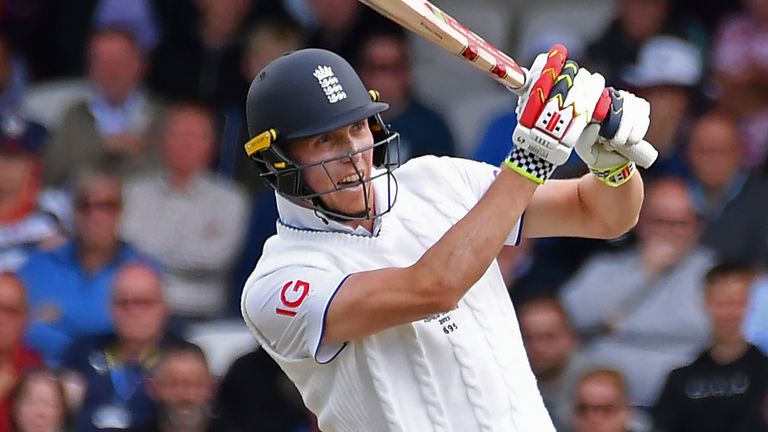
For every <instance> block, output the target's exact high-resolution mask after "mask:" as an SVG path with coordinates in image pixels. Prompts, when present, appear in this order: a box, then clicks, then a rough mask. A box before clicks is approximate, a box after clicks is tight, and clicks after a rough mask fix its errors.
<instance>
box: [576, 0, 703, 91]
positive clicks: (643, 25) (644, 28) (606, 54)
mask: <svg viewBox="0 0 768 432" xmlns="http://www.w3.org/2000/svg"><path fill="white" fill-rule="evenodd" d="M616 3H617V6H618V10H617V17H616V19H614V20H613V22H611V23H610V25H609V26H608V28H607V29H606V30H605V31H604V32H603V33H602V34H601V35H600V36H599V37H598V38H597V39H596V40H595V41H593V42H592V43H591V44H590V45H589V46H588V47H587V63H589V64H590V66H591V69H594V70H599V71H600V73H602V74H603V75H604V76H605V80H606V82H610V83H615V84H618V85H623V84H625V83H623V82H622V81H621V79H620V78H621V72H622V70H623V69H624V68H625V67H627V66H628V65H631V64H634V63H635V62H636V60H637V54H638V52H639V51H640V47H641V46H642V44H643V43H644V42H645V41H647V40H649V39H650V38H652V37H654V36H658V35H661V34H670V35H674V36H678V37H681V38H683V39H686V40H689V41H692V42H694V43H696V44H697V45H699V46H704V45H705V44H706V33H705V32H704V28H703V26H702V25H701V24H700V23H698V22H696V21H694V20H692V19H689V18H686V17H673V16H672V15H671V14H670V9H671V7H672V3H673V1H671V0H618V1H617V2H616Z"/></svg>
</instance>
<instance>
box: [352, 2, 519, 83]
mask: <svg viewBox="0 0 768 432" xmlns="http://www.w3.org/2000/svg"><path fill="white" fill-rule="evenodd" d="M359 1H360V2H361V3H363V4H365V5H367V6H368V7H370V8H371V9H373V10H375V11H376V12H378V13H380V14H381V15H384V16H385V17H387V18H389V19H390V20H392V21H394V22H396V23H397V24H399V25H400V26H402V27H404V28H406V29H408V30H410V31H412V32H414V33H416V34H418V35H420V36H422V37H423V38H425V39H427V40H429V41H431V42H432V43H434V44H436V45H438V46H440V47H441V48H443V49H444V50H446V51H448V52H450V53H451V54H453V55H455V56H458V57H461V58H463V59H464V60H467V61H469V62H471V63H472V64H474V65H475V67H477V68H478V69H481V70H483V71H485V72H486V73H488V74H489V75H490V76H491V77H493V78H494V79H496V80H497V81H499V82H500V83H501V84H503V85H504V86H505V87H507V88H509V89H510V90H513V91H514V90H518V89H520V88H521V87H523V86H524V85H525V72H524V71H523V69H522V68H520V66H519V65H518V64H517V63H516V62H515V61H514V60H512V59H511V58H510V57H509V56H508V55H506V54H504V53H503V52H502V51H501V50H499V49H498V48H496V47H495V46H493V45H491V44H489V43H488V42H486V41H485V40H484V39H483V38H481V37H480V36H478V35H477V34H475V33H474V32H472V31H471V30H469V29H467V28H466V27H464V26H463V25H461V23H459V22H458V21H456V20H455V19H453V18H452V17H451V16H450V15H448V14H446V13H445V12H443V11H442V10H440V9H439V8H437V7H436V6H435V5H433V4H432V3H430V2H428V1H425V0H359Z"/></svg>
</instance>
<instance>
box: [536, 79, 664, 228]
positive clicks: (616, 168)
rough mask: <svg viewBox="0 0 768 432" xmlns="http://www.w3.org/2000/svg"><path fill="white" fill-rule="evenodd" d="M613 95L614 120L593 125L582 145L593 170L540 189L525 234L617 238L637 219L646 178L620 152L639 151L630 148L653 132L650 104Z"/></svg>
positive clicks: (583, 156)
mask: <svg viewBox="0 0 768 432" xmlns="http://www.w3.org/2000/svg"><path fill="white" fill-rule="evenodd" d="M608 93H609V94H610V98H611V99H610V107H609V109H608V110H607V112H608V118H606V120H605V121H604V122H603V124H601V125H598V124H590V125H589V126H587V127H586V128H585V130H584V132H583V133H582V135H581V136H580V137H579V140H578V142H577V143H576V153H578V155H579V157H580V158H581V159H582V160H583V161H584V162H585V163H586V164H587V166H588V167H589V169H590V171H591V173H590V174H587V175H585V176H584V177H582V178H580V179H574V180H559V181H550V182H547V184H545V185H544V186H543V187H541V188H539V190H538V191H537V192H536V194H535V195H534V197H533V199H532V200H531V205H530V206H529V207H528V210H527V211H526V216H527V217H526V223H525V225H524V226H523V236H525V237H559V236H565V237H567V236H570V237H593V238H615V237H618V236H620V235H622V234H624V233H625V232H626V231H628V230H629V229H631V228H632V227H633V226H634V225H635V223H637V217H638V214H639V212H640V206H641V204H642V202H643V181H642V179H641V178H640V174H639V173H638V172H637V169H636V167H635V162H634V161H632V160H630V159H628V158H626V157H624V156H622V153H619V152H623V154H628V155H633V154H637V152H632V151H626V149H627V147H628V146H633V145H638V143H639V142H641V140H642V138H643V137H644V136H645V133H646V132H647V131H648V125H649V121H650V120H649V118H650V105H649V104H648V102H646V101H645V100H643V99H641V98H638V97H636V96H634V95H633V94H631V93H628V92H625V91H617V90H614V89H611V90H610V91H609V92H608ZM616 105H618V108H617V106H616Z"/></svg>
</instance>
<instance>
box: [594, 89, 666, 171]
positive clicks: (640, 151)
mask: <svg viewBox="0 0 768 432" xmlns="http://www.w3.org/2000/svg"><path fill="white" fill-rule="evenodd" d="M610 106H611V96H610V95H609V91H608V89H607V88H606V89H604V90H603V94H602V95H600V100H599V101H598V102H597V106H596V107H595V111H594V113H593V114H592V119H593V120H596V121H598V122H600V123H602V122H603V121H605V120H606V119H607V118H608V110H609V109H610ZM616 151H617V152H618V153H619V154H621V155H622V156H624V157H626V158H627V159H629V160H632V161H634V162H635V163H636V164H638V165H640V166H641V167H643V168H649V167H650V166H651V165H652V164H653V162H655V161H656V158H657V157H658V156H659V152H658V151H657V150H656V149H655V148H654V147H653V145H651V143H649V142H648V141H646V140H641V141H639V142H637V143H636V144H634V145H630V146H623V147H621V148H620V149H617V150H616Z"/></svg>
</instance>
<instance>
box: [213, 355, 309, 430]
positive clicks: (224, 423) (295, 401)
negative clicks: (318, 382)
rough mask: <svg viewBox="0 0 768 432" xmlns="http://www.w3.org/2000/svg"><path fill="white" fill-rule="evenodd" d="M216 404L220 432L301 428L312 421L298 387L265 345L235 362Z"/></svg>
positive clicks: (227, 374) (224, 380)
mask: <svg viewBox="0 0 768 432" xmlns="http://www.w3.org/2000/svg"><path fill="white" fill-rule="evenodd" d="M215 406H216V408H215V410H214V412H215V413H216V420H215V421H214V429H215V430H216V431H218V432H245V431H259V432H284V431H296V432H299V431H302V430H305V428H308V427H309V426H310V422H311V421H312V419H311V417H310V416H311V414H310V413H309V411H308V410H307V409H306V408H305V407H304V403H303V402H302V401H301V395H299V392H298V391H297V390H296V387H294V386H293V384H291V382H290V381H289V380H288V377H286V376H285V373H284V372H283V370H282V369H280V367H279V366H278V365H277V363H275V361H274V360H272V358H270V357H269V355H268V354H267V353H266V352H264V350H262V349H257V350H256V351H252V352H249V353H247V354H245V355H243V356H241V357H240V358H238V359H237V360H235V361H234V363H232V365H231V366H230V367H229V369H228V370H227V373H226V374H225V375H224V378H222V380H221V384H220V385H219V388H218V392H217V393H216V403H215ZM312 425H313V426H315V425H314V424H312ZM315 427H316V426H315Z"/></svg>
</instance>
